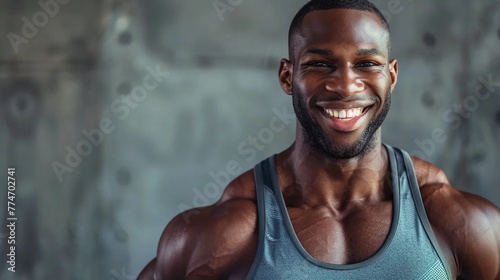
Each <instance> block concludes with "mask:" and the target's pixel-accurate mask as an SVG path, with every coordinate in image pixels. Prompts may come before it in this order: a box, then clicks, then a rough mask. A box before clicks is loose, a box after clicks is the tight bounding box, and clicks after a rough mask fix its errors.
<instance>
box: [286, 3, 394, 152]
mask: <svg viewBox="0 0 500 280" xmlns="http://www.w3.org/2000/svg"><path fill="white" fill-rule="evenodd" d="M389 37H390V35H389V27H388V25H387V22H386V21H385V19H384V18H383V16H382V14H381V13H380V12H379V11H378V10H377V9H376V8H375V7H374V6H373V5H372V4H371V3H369V2H368V1H362V0H357V1H355V0H350V1H346V0H341V1H334V0H330V1H328V0H313V1H311V2H309V3H307V4H306V5H305V6H304V7H303V8H302V9H301V10H300V11H299V12H298V13H297V15H296V16H295V18H294V20H293V22H292V24H291V27H290V38H289V44H290V45H289V50H290V60H287V59H282V61H281V65H280V73H279V78H280V83H281V86H282V88H283V90H284V91H285V92H286V93H287V94H290V95H292V98H293V105H294V109H295V113H296V115H297V119H298V120H299V127H298V131H297V137H298V139H299V140H300V139H302V140H304V141H305V142H306V143H308V144H309V146H311V147H312V148H313V149H315V150H317V151H319V152H321V153H323V154H326V155H329V156H330V157H332V158H336V159H348V158H353V157H356V156H358V155H360V154H363V153H364V152H366V151H367V150H369V148H370V147H373V146H374V145H375V144H376V143H377V141H380V139H378V137H374V135H375V136H378V135H379V134H376V133H377V132H378V131H379V127H380V125H381V124H382V122H383V120H384V119H385V116H386V115H387V112H388V111H389V107H390V101H391V99H390V94H391V92H392V90H393V88H394V86H395V84H396V80H397V61H395V60H392V61H390V60H389V48H390V39H389Z"/></svg>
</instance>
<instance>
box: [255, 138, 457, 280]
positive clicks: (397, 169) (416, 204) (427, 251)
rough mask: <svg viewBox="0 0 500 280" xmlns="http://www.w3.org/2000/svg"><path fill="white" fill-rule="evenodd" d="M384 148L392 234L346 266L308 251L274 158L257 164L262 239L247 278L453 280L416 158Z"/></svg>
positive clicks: (390, 231)
mask: <svg viewBox="0 0 500 280" xmlns="http://www.w3.org/2000/svg"><path fill="white" fill-rule="evenodd" d="M385 147H386V148H387V152H388V154H389V162H390V169H391V176H392V189H393V197H394V201H393V202H394V203H393V217H392V223H391V229H390V230H389V234H388V236H387V238H386V240H385V242H384V244H383V245H382V247H381V248H380V249H379V250H378V251H377V252H376V253H375V254H374V255H373V256H371V257H370V258H368V259H367V260H364V261H362V262H359V263H353V264H347V265H338V264H330V263H325V262H322V261H319V260H316V259H314V258H313V257H312V256H310V255H309V254H308V253H307V252H306V251H305V249H304V248H303V247H302V245H301V244H300V242H299V240H298V238H297V236H296V234H295V232H294V230H293V227H292V224H291V222H290V217H289V216H288V212H287V210H286V206H285V204H284V201H283V196H282V194H281V190H280V187H279V185H278V179H277V175H276V168H275V163H274V156H272V157H270V158H268V159H266V160H264V161H262V162H261V163H259V164H258V165H256V166H255V169H254V173H255V183H256V190H257V205H258V227H259V237H258V245H257V254H256V256H255V259H254V262H253V264H252V267H251V269H250V272H249V274H248V276H247V279H265V280H269V279H314V280H320V279H384V280H387V279H398V280H401V279H404V280H411V279H426V280H427V279H439V280H441V279H451V276H450V275H451V274H450V270H449V268H448V266H447V263H446V262H445V259H444V258H443V254H442V252H441V250H440V248H439V246H438V244H437V241H436V239H435V236H434V234H433V232H432V228H431V226H430V224H429V221H428V219H427V216H426V214H425V208H424V205H423V203H422V198H421V196H420V190H419V187H418V184H417V180H416V177H415V172H414V169H413V165H412V162H411V158H410V157H409V155H408V153H406V152H404V151H401V150H399V149H397V148H392V147H391V146H388V145H385Z"/></svg>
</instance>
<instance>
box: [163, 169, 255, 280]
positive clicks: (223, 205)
mask: <svg viewBox="0 0 500 280" xmlns="http://www.w3.org/2000/svg"><path fill="white" fill-rule="evenodd" d="M256 220H257V206H256V201H255V190H254V180H253V172H252V170H250V171H247V172H245V173H244V174H242V175H240V176H239V177H238V178H236V179H235V180H233V181H232V182H231V183H230V184H229V185H228V186H227V187H226V189H225V191H224V193H223V195H222V197H221V198H220V200H219V201H218V202H216V203H215V204H214V205H211V206H207V207H201V208H194V209H191V210H187V211H185V212H182V213H180V214H179V215H177V216H176V217H174V218H173V219H172V220H171V221H170V222H169V224H168V225H167V227H166V228H165V230H164V231H163V233H162V236H161V238H160V242H159V245H158V252H157V260H156V273H157V274H158V276H160V279H181V278H183V279H186V278H191V277H193V278H196V277H201V278H204V279H205V278H207V279H212V278H213V279H215V278H228V275H229V274H231V273H234V272H233V271H230V269H231V268H232V267H238V266H241V265H240V264H239V263H240V262H242V263H248V261H246V259H245V258H247V255H249V254H248V250H250V249H253V250H255V249H254V247H255V246H256V238H255V237H256ZM254 243H255V244H254ZM245 253H246V254H245ZM196 279H197V278H196Z"/></svg>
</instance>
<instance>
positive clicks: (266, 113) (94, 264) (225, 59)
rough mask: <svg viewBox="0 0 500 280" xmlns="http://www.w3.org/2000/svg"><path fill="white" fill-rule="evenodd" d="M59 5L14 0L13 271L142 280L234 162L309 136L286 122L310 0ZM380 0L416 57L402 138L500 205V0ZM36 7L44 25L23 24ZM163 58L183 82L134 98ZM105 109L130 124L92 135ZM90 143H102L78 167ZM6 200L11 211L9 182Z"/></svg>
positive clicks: (5, 124)
mask: <svg viewBox="0 0 500 280" xmlns="http://www.w3.org/2000/svg"><path fill="white" fill-rule="evenodd" d="M59 1H60V3H61V4H58V6H57V8H58V9H53V10H52V11H54V13H52V15H47V12H44V10H43V9H42V8H41V6H40V5H39V4H38V3H37V1H21V0H4V1H1V2H0V35H1V36H3V37H2V40H0V46H1V49H0V96H1V99H0V102H1V104H0V110H1V113H0V154H1V157H0V167H1V168H0V182H3V183H0V184H2V185H3V186H6V185H7V184H6V182H7V178H6V168H7V167H9V166H14V167H16V168H17V173H16V178H17V190H16V195H17V196H16V216H17V217H18V221H17V227H16V241H17V244H16V245H17V251H16V256H17V259H16V260H17V263H16V271H17V272H16V273H15V274H12V273H10V272H8V271H7V266H6V262H5V261H6V252H7V250H6V240H7V236H8V235H7V234H8V233H7V231H6V227H5V226H1V227H0V241H1V247H0V248H1V250H0V252H1V255H0V278H1V279H135V277H136V276H137V274H138V273H139V271H140V269H141V268H142V267H143V266H144V265H145V264H146V263H147V262H148V261H149V260H150V259H151V258H153V257H154V256H155V250H156V245H157V242H158V238H159V236H160V234H161V232H162V230H163V229H164V227H165V225H166V224H167V223H168V221H169V220H170V219H171V218H172V217H173V216H174V215H176V214H177V213H179V212H180V211H181V210H183V209H186V208H189V207H193V206H199V205H200V204H208V203H212V202H214V201H215V200H216V199H217V198H218V196H219V195H220V193H221V191H222V186H218V185H224V184H225V181H227V180H226V178H225V175H224V174H225V172H226V171H227V169H228V168H227V167H228V164H229V169H236V170H237V171H244V170H246V169H248V168H251V167H252V166H253V165H254V164H256V163H257V162H258V161H260V160H262V159H263V158H265V157H267V156H269V155H271V154H273V153H277V152H279V151H280V150H282V149H284V148H286V147H288V146H289V145H290V144H291V143H292V141H293V138H294V130H295V124H294V122H293V121H292V122H290V121H289V120H288V119H284V122H283V121H281V122H276V123H277V124H280V130H279V131H278V130H276V129H275V130H274V131H273V130H270V129H271V128H273V127H274V126H273V127H271V126H270V121H271V120H273V118H276V111H279V112H283V111H284V110H285V111H286V112H287V113H291V112H292V109H291V99H290V98H289V97H288V96H286V95H285V94H284V93H282V91H281V89H280V87H279V85H278V82H277V66H278V61H279V59H280V58H281V57H286V56H287V40H286V39H287V30H288V25H289V23H290V21H291V19H292V17H293V15H294V14H295V12H296V11H297V10H298V9H299V7H300V6H302V4H303V3H305V1H298V0H293V1H290V0H288V1H285V0H273V1H263V0H258V1H250V0H220V1H215V2H214V1H212V0H210V1H193V0H190V1H185V0H184V1H181V0H178V1H171V0H162V1H160V0H143V1H138V0H137V1H120V0H116V1H96V0H93V1H90V0H87V1H79V0H65V1H63V0H59ZM227 1H229V2H227ZM41 2H42V3H47V2H49V0H42V1H41ZM66 2H68V3H66ZM374 2H375V4H376V5H377V6H378V7H379V8H380V9H381V10H384V13H385V14H386V15H387V17H388V20H389V21H390V25H391V27H392V31H393V35H392V38H393V56H394V57H396V58H398V59H399V69H400V75H399V82H398V85H397V87H396V90H395V92H394V95H393V106H392V110H391V112H390V114H389V116H388V119H387V121H386V122H385V124H384V129H383V131H384V132H383V137H384V142H386V143H389V144H392V145H394V146H399V147H401V148H404V149H406V150H408V151H410V152H413V153H414V154H416V155H419V156H421V157H424V158H425V159H427V160H429V161H431V162H432V163H435V164H437V165H438V166H440V167H441V168H442V169H443V170H444V171H445V172H446V173H447V174H448V177H449V178H450V179H451V181H452V183H453V184H454V185H455V186H456V187H458V188H460V189H463V190H467V191H469V192H472V193H477V194H480V195H482V196H485V197H487V198H488V199H490V200H491V201H493V202H494V203H495V204H496V205H497V206H498V205H500V190H499V188H498V181H499V179H500V175H499V173H500V168H499V166H500V159H499V158H500V149H498V144H497V143H498V141H499V139H500V130H499V126H500V105H499V104H500V103H499V101H500V97H499V93H500V85H499V82H500V63H499V62H500V48H499V43H500V2H499V1H493V0H482V1H466V0H461V1H433V0H420V1H411V0H400V1H394V0H391V1H387V0H379V1H374ZM398 2H399V4H398ZM54 3H56V2H54ZM63 3H65V4H63ZM214 3H216V4H217V3H219V4H220V3H223V4H225V5H227V7H230V9H228V10H225V11H222V10H219V12H217V9H216V8H215V6H214ZM219 7H221V6H219ZM52 8H54V6H53V7H52ZM56 10H57V11H56ZM43 13H45V17H46V18H45V19H44V16H43ZM34 16H35V19H34V18H33V17H34ZM23 17H26V19H27V20H28V21H29V22H31V23H34V22H35V21H36V22H35V23H37V24H38V27H37V26H35V27H36V29H37V30H36V31H33V30H24V31H25V32H24V33H23V26H24V25H26V23H25V22H23ZM25 29H26V27H25ZM30 31H31V33H30ZM9 34H10V35H9ZM12 34H17V36H22V37H23V38H24V40H23V41H22V42H21V43H19V44H17V45H15V44H12V43H11V41H10V40H11V39H12V38H13V37H12V36H13V35H12ZM28 37H30V38H28ZM16 38H17V39H19V38H20V37H16ZM16 49H17V53H16ZM157 67H158V68H159V69H160V71H162V72H168V77H161V81H160V82H159V83H157V84H156V87H154V88H153V89H151V90H146V92H145V93H144V94H142V95H141V98H140V101H131V99H130V98H132V96H131V92H132V93H133V92H135V90H137V89H138V88H137V86H140V85H142V84H143V79H144V78H145V77H146V76H147V75H148V73H149V72H148V70H147V69H155V68H157ZM490 75H491V80H492V81H493V82H496V84H495V83H494V85H493V86H490V87H489V89H490V90H491V91H492V92H489V91H488V90H487V89H488V88H486V87H484V86H483V88H482V89H481V91H480V93H482V94H483V95H480V96H482V97H484V98H482V99H483V100H480V99H478V97H477V96H475V95H474V93H475V91H476V89H477V88H478V86H479V85H481V80H483V81H484V80H486V81H487V80H488V76H490ZM153 82H154V80H149V83H153ZM126 100H128V102H129V103H126V102H127V101H126ZM129 104H130V105H129ZM454 104H465V105H466V107H465V108H466V109H464V112H463V113H462V114H463V115H458V114H456V113H453V111H452V110H454V107H453V106H454ZM113 106H115V107H113ZM103 120H104V122H108V124H107V125H108V126H109V127H110V130H111V129H112V131H108V130H107V132H108V133H103V137H102V141H101V142H99V141H97V142H96V144H95V145H94V144H89V145H87V146H85V145H86V144H85V142H86V141H87V143H90V142H88V140H86V139H87V138H86V137H85V135H84V134H83V132H82V131H83V130H85V131H92V130H94V129H100V123H101V122H102V121H103ZM439 132H441V135H438V136H439V137H437V138H435V139H434V140H432V137H433V133H434V134H436V133H439ZM249 137H257V139H259V141H260V142H259V144H258V146H257V147H254V148H252V146H251V145H250V143H249ZM259 137H260V138H259ZM444 137H445V138H446V139H443V138H444ZM98 138H99V137H98ZM98 140H101V139H98ZM419 143H420V144H419ZM78 147H79V148H80V150H81V151H83V152H87V153H88V155H86V156H82V157H81V159H80V161H77V160H76V159H75V158H73V159H70V160H73V161H74V162H73V163H74V164H73V167H70V166H69V165H68V163H67V162H66V157H67V156H68V154H69V153H70V152H68V151H70V150H76V149H77V148H78ZM89 147H90V149H89ZM238 147H240V149H239V148H238ZM85 148H87V149H85ZM82 149H83V150H82ZM252 149H253V150H252ZM252 151H253V152H252ZM58 163H59V164H60V165H57V164H58ZM54 164H55V165H57V166H59V167H60V166H62V165H65V166H67V167H66V169H65V172H64V173H63V174H62V175H61V176H60V178H58V176H57V175H56V172H55V171H54V166H55V165H54ZM230 171H232V170H230ZM211 174H212V175H214V174H215V175H214V176H212V175H211ZM234 174H235V173H234V172H232V174H231V176H230V177H231V178H234ZM0 201H1V202H0V205H1V208H0V217H2V220H3V221H6V217H7V213H6V207H5V205H6V201H7V198H6V187H5V188H2V191H1V192H0ZM3 223H4V222H2V224H3Z"/></svg>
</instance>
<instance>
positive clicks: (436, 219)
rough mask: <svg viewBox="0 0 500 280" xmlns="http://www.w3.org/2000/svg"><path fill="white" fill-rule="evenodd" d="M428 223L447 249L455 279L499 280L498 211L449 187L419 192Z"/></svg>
mask: <svg viewBox="0 0 500 280" xmlns="http://www.w3.org/2000/svg"><path fill="white" fill-rule="evenodd" d="M422 197H423V198H424V204H425V208H426V211H427V213H428V217H429V220H430V222H431V224H432V225H433V228H434V229H435V230H436V231H437V234H439V235H441V236H443V237H444V239H446V240H447V243H448V244H449V245H450V250H451V252H452V254H453V256H454V261H455V265H456V268H457V275H458V279H473V280H480V279H485V280H497V279H500V210H499V209H498V208H497V207H496V206H495V205H493V204H492V203H491V202H489V201H488V200H486V199H484V198H482V197H480V196H477V195H473V194H470V193H466V192H461V191H459V190H457V189H455V188H453V187H452V186H450V185H449V184H441V185H434V186H432V185H431V186H429V187H424V188H423V189H422Z"/></svg>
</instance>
